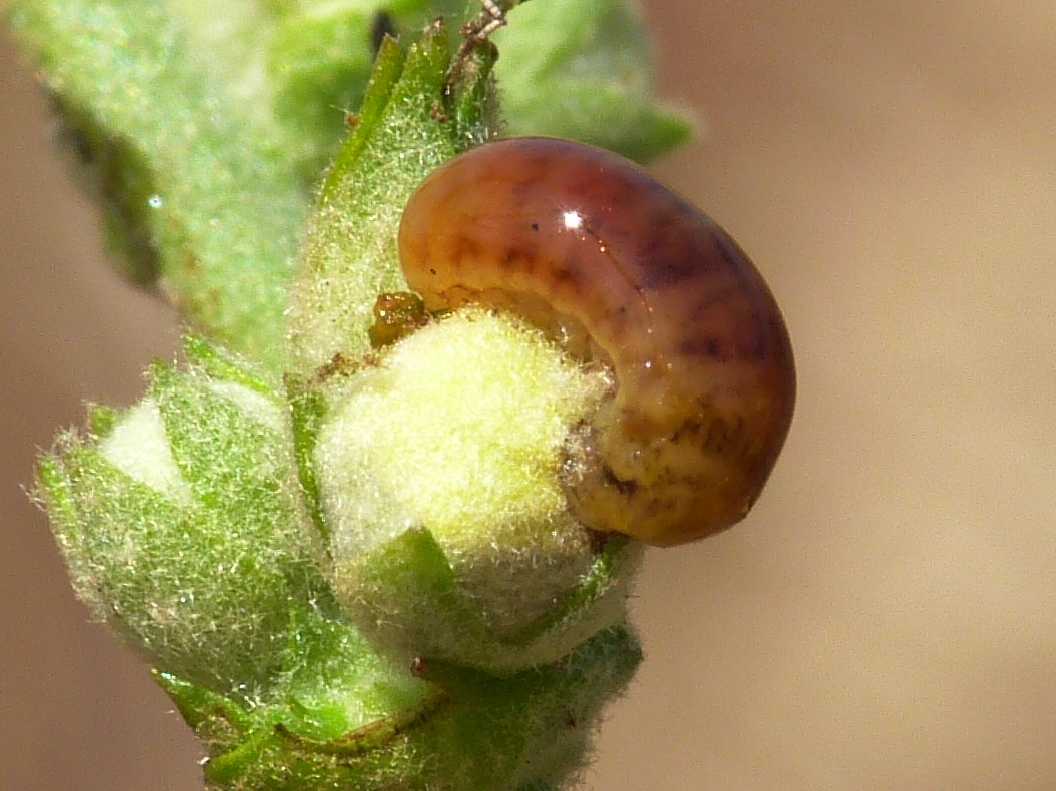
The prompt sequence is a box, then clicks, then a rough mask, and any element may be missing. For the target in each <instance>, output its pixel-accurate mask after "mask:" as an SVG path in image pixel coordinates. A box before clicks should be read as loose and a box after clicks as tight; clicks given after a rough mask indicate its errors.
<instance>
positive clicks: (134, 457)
mask: <svg viewBox="0 0 1056 791" xmlns="http://www.w3.org/2000/svg"><path fill="white" fill-rule="evenodd" d="M506 5H512V4H506ZM438 10H442V11H446V12H448V13H450V12H452V11H454V12H460V11H464V10H465V4H464V3H462V2H461V0H459V2H455V1H454V0H451V2H447V3H428V2H426V0H392V1H391V2H385V3H383V2H381V1H380V0H377V1H375V0H234V1H233V2H231V3H227V4H221V5H219V6H216V5H215V4H205V3H199V2H196V0H168V1H167V2H158V3H141V2H134V1H133V0H18V1H17V2H16V3H15V5H14V8H13V11H12V20H13V23H14V27H15V29H16V31H17V32H18V34H19V35H20V37H21V39H22V41H23V42H24V44H25V45H26V47H27V48H28V49H29V50H31V51H32V52H33V53H34V54H35V55H36V57H37V58H38V59H39V61H40V64H41V66H42V70H43V74H44V80H45V84H46V86H47V88H48V89H49V90H50V92H51V94H52V96H53V97H54V100H55V103H56V106H57V107H58V109H59V110H60V112H61V113H62V115H63V117H64V119H65V121H66V134H65V138H64V139H65V140H66V141H67V142H70V143H72V144H74V145H75V147H76V150H77V151H78V152H79V154H80V156H81V158H82V160H83V163H84V164H85V165H86V172H87V175H88V178H89V181H90V183H91V185H92V186H93V187H94V188H95V189H96V191H97V194H98V195H99V196H100V198H101V199H102V205H103V207H104V209H105V212H106V221H107V228H108V230H109V232H110V236H111V239H112V241H113V242H114V244H115V245H116V247H117V249H118V251H119V252H120V253H121V254H122V256H123V258H124V261H125V263H124V266H125V268H126V270H127V271H128V272H129V274H131V275H132V276H133V278H134V279H136V280H137V281H139V282H141V283H143V284H155V285H157V286H159V287H160V289H161V290H163V291H164V292H166V293H168V294H169V295H170V296H172V297H173V298H174V300H175V301H176V302H177V304H178V305H179V306H180V307H181V308H182V309H183V310H184V311H185V313H186V315H187V317H188V319H189V320H190V321H191V322H192V323H193V324H194V325H195V327H196V330H197V331H198V333H199V334H200V335H201V337H202V338H207V340H204V339H197V338H195V339H191V340H188V341H187V343H186V344H185V349H184V358H185V360H184V362H183V363H181V364H157V365H155V366H154V367H153V368H152V370H151V372H150V385H149V389H148V392H147V394H146V395H145V397H144V398H143V400H142V401H140V403H139V404H137V405H135V406H133V407H132V408H130V409H128V410H126V411H123V412H117V411H113V410H107V409H105V408H95V409H93V410H92V412H91V415H90V421H89V423H90V428H89V429H87V430H86V431H84V432H80V433H78V432H69V433H66V434H64V435H63V436H61V437H60V439H59V440H58V442H57V443H56V446H55V448H54V449H53V451H52V452H51V453H50V454H48V455H47V456H45V457H44V458H43V459H42V460H41V463H40V468H39V476H38V478H39V480H38V489H37V491H38V494H39V497H40V499H41V500H42V502H43V503H44V504H45V505H46V507H47V509H48V511H49V514H50V515H51V519H52V525H53V530H54V532H55V535H56V538H57V540H58V542H59V545H60V547H61V549H62V551H63V553H64V554H65V557H66V560H67V562H68V564H69V567H70V572H71V576H72V578H73V583H74V587H75V589H76V591H77V593H78V594H79V595H80V597H81V598H82V599H83V600H84V601H85V602H86V603H87V604H88V606H89V607H90V608H91V610H92V612H93V614H94V615H95V616H96V617H97V618H98V619H100V620H103V621H106V622H108V623H110V624H111V625H112V626H113V627H114V628H115V629H117V630H118V631H119V632H120V633H121V634H122V635H123V636H124V637H125V639H126V640H127V641H128V642H129V643H130V644H131V645H133V646H134V647H135V648H137V649H138V650H139V651H140V652H141V653H142V654H143V655H144V656H145V657H146V658H147V659H148V660H149V661H150V662H151V663H152V664H153V665H154V666H155V668H156V669H155V677H156V679H157V680H158V683H159V684H161V686H162V687H163V688H164V689H165V690H166V691H167V692H168V693H169V695H170V696H171V697H172V698H173V700H174V701H175V702H176V703H177V705H178V706H179V708H180V711H181V712H182V713H183V715H184V717H185V718H186V720H187V722H188V723H189V724H190V725H191V726H192V727H193V728H194V729H195V731H196V733H197V734H198V735H199V737H200V738H201V739H202V741H203V743H204V745H205V747H206V749H207V750H208V753H209V756H210V761H209V762H208V764H207V765H206V767H205V777H206V780H207V782H208V783H209V785H210V786H211V787H216V788H233V789H307V788H332V789H369V788H378V789H382V788H386V789H388V788H399V789H423V790H424V789H467V790H473V791H476V790H477V789H496V791H498V790H499V789H520V790H521V791H543V789H553V788H556V787H558V786H559V785H560V784H561V783H562V782H564V781H566V780H568V779H569V778H571V777H574V776H575V773H576V771H577V770H578V769H579V768H580V767H581V766H582V765H583V764H584V761H585V756H586V752H587V748H588V746H589V744H588V743H589V737H590V734H591V731H592V728H593V725H594V723H595V722H596V719H597V716H598V714H599V712H600V710H601V707H602V706H603V704H604V703H605V702H606V701H607V700H608V699H610V698H611V697H612V696H613V695H615V694H618V693H619V692H620V690H622V689H623V687H624V686H625V684H626V682H627V681H628V679H629V678H630V676H631V674H632V673H633V671H634V668H635V666H636V665H637V663H638V661H639V660H640V654H639V649H638V645H637V642H636V640H635V638H634V636H633V634H632V633H631V632H630V631H629V630H628V628H627V626H626V623H625V621H626V608H625V600H626V596H627V592H628V586H629V584H630V580H631V576H632V574H633V571H634V569H635V566H636V562H637V559H638V556H639V554H640V553H639V550H638V547H637V545H635V544H634V543H633V542H631V541H629V540H628V539H625V538H622V537H619V538H610V539H609V540H607V541H601V540H599V539H598V537H597V536H593V535H592V534H590V533H588V531H586V530H584V529H583V528H582V527H581V526H580V525H579V524H578V523H576V522H575V520H574V519H573V518H572V516H571V515H570V514H569V512H568V510H567V503H566V501H565V496H564V493H563V490H562V487H561V482H560V467H561V462H562V452H563V447H564V443H565V440H566V438H567V436H568V433H569V431H570V430H571V429H573V428H574V427H575V426H576V425H577V424H579V423H581V422H582V421H583V420H588V419H589V418H590V416H591V414H592V413H593V411H594V410H595V409H596V408H597V406H598V403H599V401H600V399H601V398H602V397H603V396H604V394H605V393H606V388H607V387H609V383H608V382H606V381H605V379H604V378H603V377H602V376H601V375H600V374H598V373H596V372H590V371H588V370H586V369H585V368H584V367H582V366H580V365H579V364H577V363H576V362H575V361H573V360H571V359H569V358H568V357H567V356H566V355H565V354H564V352H562V351H561V350H560V349H559V348H557V347H556V346H555V345H553V344H552V343H551V342H550V341H548V340H547V339H546V338H545V337H544V336H543V335H542V334H541V333H539V332H538V331H536V330H534V329H533V328H531V327H529V326H527V325H525V324H523V323H521V322H519V321H517V320H514V319H512V318H510V317H505V316H502V315H496V314H492V313H488V312H484V311H480V310H464V311H460V312H456V313H454V314H451V315H448V316H445V317H432V318H431V319H430V321H429V322H428V323H427V324H426V326H425V327H423V328H421V329H418V330H417V331H416V332H414V333H411V334H410V335H408V336H407V337H405V338H403V339H402V340H399V341H398V342H396V343H394V344H392V345H390V346H387V347H385V348H384V349H375V348H373V347H372V346H371V335H370V332H369V330H370V327H371V322H372V320H373V317H372V309H373V307H374V303H375V300H376V298H377V297H378V295H379V294H380V293H382V292H386V291H399V290H403V289H406V282H405V281H404V279H403V275H402V272H401V270H400V265H399V261H398V257H397V250H396V235H397V230H398V226H399V220H400V216H401V213H402V211H403V207H404V205H405V203H406V201H407V199H408V197H409V196H410V195H411V194H412V193H413V191H414V190H415V189H416V188H417V186H418V185H419V184H420V183H421V182H422V180H423V179H424V178H425V177H426V176H427V175H428V174H429V173H430V172H432V171H433V170H434V169H435V168H436V167H437V166H439V165H440V164H442V163H443V162H445V161H447V160H448V159H450V158H452V157H454V156H456V155H457V154H459V153H460V152H462V151H465V150H466V149H468V148H469V147H471V146H474V145H477V144H479V143H482V142H484V141H486V140H488V139H490V138H492V137H494V136H496V135H498V134H500V133H501V131H502V130H503V129H504V128H509V129H510V130H513V131H517V132H532V133H550V134H571V135H574V136H577V137H580V138H581V139H584V140H587V141H591V142H595V143H602V144H607V145H610V146H613V147H615V148H617V149H619V150H621V151H623V152H624V153H627V154H630V155H632V156H637V157H648V156H652V155H654V154H656V153H658V152H659V151H661V150H664V149H665V148H667V147H669V146H670V145H672V144H673V143H674V142H676V141H677V140H679V139H681V137H682V136H684V134H685V127H684V124H683V122H682V121H681V120H679V119H678V118H677V117H675V116H672V115H670V114H669V113H668V112H666V111H664V110H662V109H658V108H657V107H655V106H654V105H653V104H652V103H651V101H650V100H649V98H648V87H647V86H648V79H647V75H648V68H647V64H648V57H647V52H646V49H645V47H644V44H643V39H642V35H641V31H640V27H639V23H638V20H637V18H636V17H635V15H634V14H633V13H632V12H631V11H630V10H629V8H628V7H627V5H626V4H625V3H624V2H622V0H591V1H590V2H582V3H573V2H566V1H565V0H532V3H531V4H530V5H528V6H525V7H524V8H523V9H522V8H518V9H515V10H514V12H513V13H512V14H511V16H510V23H511V26H510V28H509V29H508V30H505V31H503V33H502V35H501V36H500V37H499V40H500V41H501V43H502V52H503V56H502V57H501V58H499V59H498V60H496V58H497V51H496V49H495V47H494V46H493V45H491V44H490V43H480V44H478V45H477V46H474V47H467V48H466V49H465V50H464V51H462V52H461V54H460V55H459V58H460V59H459V60H458V61H457V64H453V62H452V58H453V53H454V52H455V50H456V49H457V45H458V44H459V43H460V42H458V41H452V40H451V38H450V37H449V35H448V33H447V29H448V28H447V26H445V24H443V23H442V22H440V21H431V22H428V27H427V28H426V29H425V30H424V32H420V33H418V34H416V35H413V36H412V35H409V32H410V31H419V30H420V28H421V25H423V24H425V23H426V22H427V21H428V20H430V19H431V18H432V16H433V14H435V13H436V12H437V11H438ZM383 11H384V12H385V15H384V16H382V15H381V12H383ZM390 28H391V29H395V30H397V31H403V32H404V34H405V36H408V38H412V39H413V42H412V43H410V44H398V43H396V41H395V40H394V39H391V38H388V39H384V40H382V39H381V38H380V37H379V35H378V34H379V32H381V31H384V30H385V29H390ZM375 47H378V51H377V53H376V57H375V52H374V48H375ZM496 64H497V65H496ZM496 68H497V69H498V73H499V75H500V83H499V85H498V87H497V86H496V82H495V78H494V76H493V72H494V71H495V70H496ZM368 73H369V79H368ZM497 96H501V97H503V98H504V99H505V101H506V105H507V107H508V108H509V112H508V114H507V121H506V122H505V123H508V127H505V126H504V122H503V120H502V119H500V116H499V111H498V103H497V98H496V97H497ZM353 107H355V108H356V109H355V113H354V114H351V113H350V112H349V110H350V108H353ZM346 130H351V131H348V132H346ZM328 161H330V162H331V164H330V165H329V168H328V169H327V170H326V171H325V172H324V173H320V169H321V168H322V166H323V165H324V163H326V162H328ZM313 190H314V193H313ZM313 195H314V197H313ZM228 350H230V351H228ZM159 784H163V783H161V782H160V781H159Z"/></svg>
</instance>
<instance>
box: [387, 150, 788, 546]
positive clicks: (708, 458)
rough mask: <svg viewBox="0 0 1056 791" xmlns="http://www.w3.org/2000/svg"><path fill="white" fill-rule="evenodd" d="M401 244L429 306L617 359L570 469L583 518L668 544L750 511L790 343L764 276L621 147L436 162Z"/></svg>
mask: <svg viewBox="0 0 1056 791" xmlns="http://www.w3.org/2000/svg"><path fill="white" fill-rule="evenodd" d="M399 249H400V259H401V263H402V266H403V270H404V274H405V276H406V278H407V282H408V284H409V285H410V287H411V288H412V289H414V290H415V291H417V292H418V293H420V294H421V295H422V297H423V299H424V300H425V305H426V307H427V308H428V309H430V310H438V309H453V308H457V307H459V306H461V305H464V304H468V303H475V304H483V305H488V306H492V307H494V308H496V309H504V310H511V311H514V312H516V313H518V314H520V315H521V316H523V317H524V318H525V319H527V320H528V321H530V322H533V323H535V324H537V325H539V326H540V327H542V328H543V329H545V330H547V331H548V332H549V333H550V334H552V335H553V336H554V337H555V338H556V339H558V340H559V341H561V342H562V343H564V344H565V346H566V348H567V349H568V350H569V352H570V353H572V354H574V355H576V356H577V357H579V358H580V359H582V360H585V361H598V362H601V363H604V364H606V365H609V366H611V368H612V371H613V373H614V376H615V382H616V387H615V391H614V393H613V395H612V397H611V398H610V399H608V400H607V401H606V402H605V403H604V404H603V405H602V407H601V408H600V409H599V410H598V412H597V414H596V415H595V416H594V418H593V419H592V420H591V422H590V424H589V425H588V426H584V427H582V428H581V429H580V430H579V431H578V432H576V436H575V437H574V441H572V442H570V443H569V448H568V458H567V463H566V464H565V467H564V469H565V473H564V475H565V478H564V485H565V489H566V493H567V495H568V498H569V503H570V506H571V508H572V510H573V513H574V514H575V515H576V516H577V518H578V519H579V520H580V521H581V522H582V523H583V524H584V525H585V526H587V527H589V528H592V529H594V530H599V531H609V532H619V533H625V534H627V535H631V536H634V537H635V538H638V539H640V540H642V541H645V542H648V543H651V544H657V545H664V546H666V545H672V544H681V543H684V542H687V541H692V540H694V539H698V538H702V537H704V536H707V535H709V534H711V533H715V532H717V531H719V530H722V529H724V528H727V527H729V526H730V525H732V524H734V523H736V522H738V521H740V520H741V519H742V518H743V517H744V516H745V514H747V513H748V510H749V509H750V508H751V506H752V504H753V503H754V502H755V500H756V498H757V497H758V496H759V493H760V491H761V490H762V488H763V485H764V484H765V482H766V479H767V477H768V476H769V474H770V470H771V468H772V467H773V465H774V462H775V461H776V459H777V455H778V453H779V451H780V449H781V446H782V444H783V443H784V440H785V435H786V434H787V433H788V428H789V424H790V422H791V419H792V409H793V403H794V401H795V368H794V364H793V359H792V349H791V346H790V344H789V340H788V333H787V331H786V329H785V324H784V320H783V319H782V317H781V312H780V311H779V309H778V307H777V304H776V303H775V301H774V298H773V297H772V295H771V293H770V290H769V289H768V288H767V286H766V283H765V282H764V281H763V279H762V277H761V276H760V275H759V273H758V272H757V271H756V269H755V267H754V266H753V265H752V263H751V261H749V259H748V257H747V256H746V255H745V254H744V252H743V251H742V250H741V249H740V248H739V247H738V246H737V244H736V243H735V242H734V241H733V240H732V239H731V238H730V237H729V236H728V235H727V234H726V232H725V231H723V230H722V228H720V227H719V226H718V225H716V224H715V223H714V222H713V221H712V220H710V219H709V218H708V217H707V216H705V215H704V214H703V213H701V212H700V211H699V210H698V209H696V208H695V207H693V206H692V205H690V204H689V203H687V202H686V201H685V200H683V199H682V198H680V197H679V196H678V195H676V194H674V193H673V192H671V191H670V190H668V189H667V188H666V187H664V186H663V185H661V184H660V183H658V182H657V181H655V180H654V179H653V178H652V177H650V176H649V175H648V174H646V173H645V172H644V171H642V170H641V169H639V168H638V167H637V166H635V165H634V164H633V163H631V162H629V161H627V160H624V159H623V158H621V157H619V156H616V155H615V154H611V153H608V152H606V151H602V150H600V149H596V148H591V147H589V146H584V145H579V144H576V143H570V142H566V141H561V140H553V139H546V138H519V139H511V140H504V141H499V142H495V143H490V144H487V145H484V146H480V147H478V148H475V149H472V150H471V151H469V152H468V153H466V154H463V155H462V156H460V157H458V158H456V159H454V160H452V161H451V162H449V163H448V164H447V165H445V166H444V167H442V168H440V169H439V170H437V171H436V172H435V173H433V174H432V175H431V176H430V177H429V178H428V179H427V180H426V181H425V182H424V183H423V184H422V186H421V187H420V188H419V189H418V191H417V192H416V193H415V195H414V196H413V197H412V198H411V200H410V202H409V203H408V205H407V208H406V211H405V212H404V215H403V221H402V224H401V227H400V234H399Z"/></svg>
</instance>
